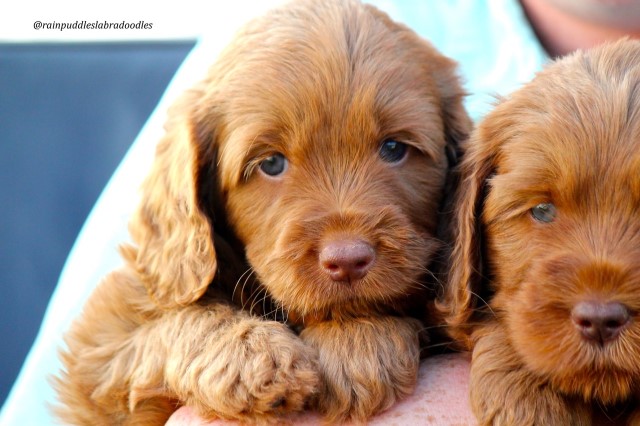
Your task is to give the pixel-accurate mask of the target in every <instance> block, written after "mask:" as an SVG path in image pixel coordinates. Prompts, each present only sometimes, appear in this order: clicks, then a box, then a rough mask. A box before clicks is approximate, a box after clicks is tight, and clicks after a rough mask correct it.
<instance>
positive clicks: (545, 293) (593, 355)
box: [505, 277, 640, 405]
mask: <svg viewBox="0 0 640 426" xmlns="http://www.w3.org/2000/svg"><path fill="white" fill-rule="evenodd" d="M537 278H540V277H537ZM581 297H584V295H583V294H581V293H580V292H579V291H577V289H576V288H575V287H574V288H566V286H565V287H564V288H563V287H562V286H560V287H555V286H554V285H550V284H549V283H548V282H547V283H545V282H544V281H541V280H540V279H538V280H535V279H534V280H529V281H527V282H524V283H521V286H520V288H519V289H518V291H517V293H516V294H514V295H511V297H510V299H511V303H510V307H509V309H508V310H507V312H506V318H505V319H506V323H507V327H508V333H509V337H510V340H511V342H512V344H513V346H514V348H515V350H516V352H517V353H518V354H519V356H520V358H521V359H522V360H523V362H524V364H525V365H526V366H527V368H528V369H529V370H530V371H532V372H534V373H536V374H538V375H540V376H542V377H545V378H547V379H548V380H549V383H550V384H551V385H552V386H553V387H554V388H556V389H557V390H559V391H560V392H563V393H565V394H567V395H573V396H578V397H580V398H583V399H584V400H585V401H592V402H593V401H595V402H597V403H599V404H604V405H608V404H615V403H618V402H621V401H624V400H626V399H628V398H629V397H630V396H631V394H632V393H633V392H637V391H638V389H634V386H636V385H635V384H637V383H638V380H639V379H640V365H638V363H637V360H638V359H640V332H639V330H638V326H637V325H636V324H634V323H633V322H632V323H631V324H629V326H628V327H626V328H625V329H624V330H622V331H621V332H620V335H619V336H618V337H617V338H615V339H613V340H612V341H609V342H605V343H604V344H601V343H596V342H593V341H589V340H588V339H585V338H584V337H583V336H582V334H581V332H580V331H579V330H578V328H577V327H576V325H575V324H574V323H573V321H572V319H571V307H572V306H573V305H574V303H575V300H579V299H580V298H581ZM634 383H635V384H634Z"/></svg>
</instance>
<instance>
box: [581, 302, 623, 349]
mask: <svg viewBox="0 0 640 426" xmlns="http://www.w3.org/2000/svg"><path fill="white" fill-rule="evenodd" d="M630 318H631V317H630V315H629V311H628V310H627V308H626V307H625V306H624V305H623V304H622V303H618V302H595V301H584V302H580V303H578V304H577V305H575V306H574V307H573V309H572V310H571V320H572V321H573V323H574V324H575V326H576V328H577V329H578V330H579V331H580V332H581V333H582V335H583V336H584V337H585V338H586V339H588V340H590V341H593V342H594V343H598V344H600V345H603V344H605V343H606V342H608V341H611V340H613V339H615V338H616V337H618V335H619V334H620V331H622V329H623V328H624V327H625V326H626V325H627V324H628V323H629V320H630Z"/></svg>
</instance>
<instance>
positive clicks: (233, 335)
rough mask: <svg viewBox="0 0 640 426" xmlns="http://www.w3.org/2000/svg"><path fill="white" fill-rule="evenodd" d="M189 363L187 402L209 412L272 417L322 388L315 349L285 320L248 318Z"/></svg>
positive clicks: (249, 419)
mask: <svg viewBox="0 0 640 426" xmlns="http://www.w3.org/2000/svg"><path fill="white" fill-rule="evenodd" d="M208 346H209V347H208V348H205V349H204V351H203V353H202V354H201V356H200V357H198V358H197V359H196V360H194V361H193V363H192V365H191V366H190V367H189V372H190V374H191V375H192V384H193V385H194V387H193V393H192V397H191V398H189V400H188V401H187V405H191V406H194V407H196V408H197V409H198V411H199V413H200V414H201V415H202V416H205V417H210V418H214V417H223V418H228V419H235V420H240V421H242V422H243V423H271V422H275V421H278V422H280V420H279V417H280V416H281V415H284V414H287V413H291V412H295V411H300V410H302V409H304V408H305V406H306V405H307V404H308V403H309V402H310V400H311V399H312V398H314V397H315V395H316V394H317V393H318V389H319V386H320V383H321V382H320V376H319V369H318V362H317V354H316V352H315V351H314V350H313V349H312V348H310V347H308V346H307V345H305V344H304V343H303V342H302V341H301V340H300V338H298V337H297V336H296V335H295V334H294V333H293V332H291V330H289V329H288V328H287V327H286V326H284V325H283V324H280V323H278V322H272V321H262V320H258V319H254V318H251V319H246V320H243V321H241V322H240V323H238V324H235V325H233V326H231V327H230V328H229V330H228V331H227V332H226V333H225V335H224V338H222V339H217V340H215V341H212V342H209V345H208Z"/></svg>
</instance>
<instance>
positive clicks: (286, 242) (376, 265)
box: [253, 209, 438, 317]
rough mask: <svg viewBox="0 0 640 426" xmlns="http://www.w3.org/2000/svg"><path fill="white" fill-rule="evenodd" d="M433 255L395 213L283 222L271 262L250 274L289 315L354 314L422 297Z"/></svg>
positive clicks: (424, 237)
mask: <svg viewBox="0 0 640 426" xmlns="http://www.w3.org/2000/svg"><path fill="white" fill-rule="evenodd" d="M437 247H438V244H437V243H436V240H435V239H434V238H432V237H431V236H430V235H428V234H427V233H426V232H421V231H418V230H416V229H415V227H413V226H412V225H411V224H410V222H409V221H408V220H407V219H406V218H405V217H404V216H403V215H401V214H399V213H398V212H397V211H396V210H395V209H385V210H383V211H382V212H380V213H378V214H377V215H374V214H351V215H341V216H338V215H327V216H324V217H317V218H314V219H305V220H301V221H295V222H291V223H289V225H288V226H287V227H286V228H285V229H284V230H283V232H282V233H281V234H280V236H279V238H278V242H277V244H276V250H274V253H273V255H271V256H269V257H268V258H267V259H266V262H264V264H262V265H257V264H254V265H253V266H254V268H255V269H256V271H257V272H258V274H259V275H260V279H261V282H262V284H263V285H264V286H265V287H266V288H267V289H268V291H269V293H270V294H271V295H272V297H273V298H274V299H275V301H276V302H277V303H278V304H279V305H280V306H282V307H283V308H284V309H286V310H288V311H290V312H294V313H295V314H296V315H300V316H311V317H322V316H323V315H330V314H336V313H337V311H350V312H352V313H354V314H357V313H362V312H366V311H367V310H371V309H373V308H376V309H377V308H379V307H381V306H384V305H393V304H394V303H395V302H397V301H398V300H399V299H402V298H407V297H410V295H411V294H415V293H417V292H420V291H422V290H423V289H424V286H425V283H424V280H423V277H424V275H425V273H426V272H427V265H428V262H429V259H430V258H431V257H432V255H433V253H434V252H435V251H436V249H437Z"/></svg>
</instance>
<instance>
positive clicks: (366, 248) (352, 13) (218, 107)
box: [201, 2, 469, 317]
mask: <svg viewBox="0 0 640 426" xmlns="http://www.w3.org/2000/svg"><path fill="white" fill-rule="evenodd" d="M453 70H454V65H453V63H452V62H451V61H449V60H447V59H446V58H444V57H442V56H441V55H439V54H438V53H437V52H436V51H434V49H433V48H431V47H430V46H429V45H428V44H426V43H425V42H423V41H421V40H420V39H418V38H417V37H416V36H415V35H414V34H413V33H412V32H410V31H409V30H408V29H406V28H404V27H400V26H398V25H396V24H395V23H393V22H391V21H390V20H389V19H388V18H387V17H386V16H384V15H382V14H380V13H379V12H377V11H375V10H374V9H373V8H370V7H365V6H362V5H360V4H358V3H351V2H316V3H314V4H313V5H312V4H311V3H306V2H302V4H300V5H296V4H295V3H294V4H292V5H290V7H289V9H286V10H285V11H283V12H276V13H273V14H272V15H270V16H268V18H266V19H264V20H261V21H258V22H256V23H255V24H254V25H253V27H249V28H248V29H247V30H246V32H245V33H243V34H241V35H240V36H239V38H238V39H237V41H236V42H235V44H234V45H232V46H231V47H230V48H229V50H228V51H227V53H226V54H225V55H223V57H222V59H221V60H220V61H219V63H218V65H217V66H215V67H214V69H213V70H212V73H211V74H212V75H213V76H214V77H213V79H214V81H213V82H212V83H211V85H210V88H209V89H208V90H210V96H211V101H210V103H208V104H206V105H205V106H204V107H203V109H202V111H201V112H202V114H203V115H211V116H215V117H217V118H216V122H215V125H214V124H213V123H212V125H211V130H210V132H211V133H213V134H214V137H215V139H216V143H217V146H218V160H217V170H218V171H217V173H218V177H217V179H218V181H219V188H220V192H221V194H222V199H223V202H224V204H225V210H226V214H227V215H228V220H229V223H230V225H231V226H232V228H233V229H234V231H235V233H236V235H237V237H238V239H239V240H240V241H241V242H242V244H243V245H244V247H245V250H246V256H247V259H248V261H249V263H250V265H251V267H252V269H253V271H254V273H255V274H256V276H257V277H258V279H259V281H260V282H261V283H262V285H263V286H264V287H265V288H266V289H267V290H268V291H269V293H270V295H271V296H272V297H273V298H274V299H275V300H276V301H277V302H278V303H279V304H280V305H281V306H282V307H284V308H285V309H286V310H288V311H289V312H293V313H296V314H297V315H300V316H305V315H307V316H310V317H313V316H316V315H320V316H322V315H325V314H326V313H328V312H329V311H335V310H340V309H342V308H345V309H347V308H349V309H352V308H355V309H364V307H366V306H373V305H375V304H378V303H384V302H390V301H392V300H394V299H397V298H398V297H399V296H406V295H408V294H411V293H412V292H415V291H418V290H420V287H421V285H422V284H421V282H420V280H421V277H422V275H423V274H424V273H425V268H426V266H427V265H428V264H429V259H430V256H431V255H432V254H433V253H434V251H435V250H436V248H437V247H438V242H437V241H436V239H435V238H434V231H435V227H436V216H437V211H438V207H439V204H440V202H441V198H442V191H443V185H444V181H445V175H446V171H447V167H448V164H447V158H446V156H445V146H446V144H447V139H451V138H459V137H462V136H463V135H464V133H465V132H466V130H467V128H468V123H469V121H468V118H467V117H466V115H465V113H464V111H463V109H462V106H461V104H460V101H461V90H460V88H459V86H458V84H457V81H456V79H455V76H454V74H453ZM203 121H204V122H206V121H207V119H204V120H203Z"/></svg>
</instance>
